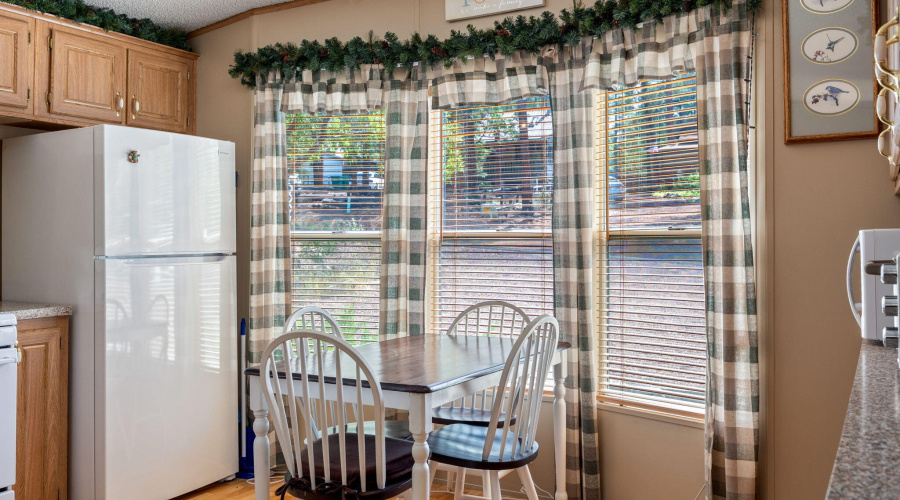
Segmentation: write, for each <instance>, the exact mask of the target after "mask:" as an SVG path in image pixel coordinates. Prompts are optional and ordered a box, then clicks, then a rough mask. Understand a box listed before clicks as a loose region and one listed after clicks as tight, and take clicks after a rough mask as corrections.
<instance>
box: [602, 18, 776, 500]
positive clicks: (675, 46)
mask: <svg viewBox="0 0 900 500" xmlns="http://www.w3.org/2000/svg"><path fill="white" fill-rule="evenodd" d="M752 23H753V21H752V14H751V13H750V12H748V10H747V6H746V3H745V2H744V1H743V0H737V1H735V2H733V3H732V5H731V8H730V9H728V10H727V11H722V10H720V9H718V8H715V7H712V6H707V7H702V8H699V9H697V10H694V11H692V12H689V13H686V14H680V15H677V16H670V17H668V18H666V19H665V20H664V21H663V22H662V23H661V24H658V25H655V26H651V27H648V28H647V29H643V30H637V31H635V30H616V31H611V32H607V33H605V34H604V35H603V37H602V39H600V40H597V41H595V42H594V46H593V53H592V54H591V55H590V57H589V58H588V67H587V71H586V75H585V87H588V88H601V89H610V88H613V87H616V86H629V85H634V84H636V83H638V82H639V81H640V80H642V79H664V78H670V77H671V76H673V75H674V74H677V73H678V72H683V71H687V72H696V73H697V95H698V96H699V98H698V99H697V108H698V122H699V141H698V142H699V146H700V148H699V149H700V193H701V199H702V204H703V210H702V217H703V222H702V228H703V253H704V275H705V279H704V281H705V288H706V311H707V312H706V323H707V347H708V367H707V370H708V377H707V379H708V382H707V383H708V387H707V402H706V474H707V484H708V488H707V497H708V498H723V499H725V498H728V499H732V498H740V499H752V498H755V497H756V476H757V461H758V455H759V364H758V354H759V353H758V338H757V320H756V284H755V283H756V278H755V271H754V264H753V247H752V241H751V232H750V202H749V195H748V189H747V178H748V177H747V154H748V141H747V104H746V103H747V101H748V100H749V94H748V85H747V82H746V81H745V80H746V79H748V78H749V75H750V59H749V58H748V56H749V55H750V47H751V44H752V39H753V37H752Z"/></svg>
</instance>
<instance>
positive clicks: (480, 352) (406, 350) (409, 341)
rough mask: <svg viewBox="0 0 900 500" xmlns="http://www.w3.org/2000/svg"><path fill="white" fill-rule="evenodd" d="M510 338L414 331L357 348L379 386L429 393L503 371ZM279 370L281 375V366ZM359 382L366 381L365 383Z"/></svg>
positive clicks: (348, 381) (329, 379)
mask: <svg viewBox="0 0 900 500" xmlns="http://www.w3.org/2000/svg"><path fill="white" fill-rule="evenodd" d="M514 342H515V339H510V338H498V337H476V336H459V337H451V336H449V335H416V336H410V337H397V338H391V339H385V340H382V341H380V342H373V343H371V344H365V345H361V346H359V347H357V348H356V349H357V351H359V353H360V354H361V355H362V356H363V357H364V358H365V360H366V361H367V362H368V363H369V365H371V366H372V370H373V372H374V375H375V376H376V377H378V379H379V380H381V388H382V389H383V390H385V391H397V392H414V393H430V392H437V391H440V390H442V389H446V388H447V387H452V386H454V385H457V384H461V383H463V382H467V381H469V380H472V379H475V378H478V377H482V376H484V375H489V374H491V373H495V372H499V371H502V370H503V365H504V364H505V363H506V358H507V357H508V356H509V353H510V351H511V350H512V346H513V343H514ZM569 347H570V344H569V343H568V342H560V343H559V345H558V347H557V350H560V351H562V350H565V349H568V348H569ZM343 358H345V359H347V360H346V361H343V359H342V362H341V366H343V367H348V366H352V365H351V364H349V363H352V361H350V360H349V358H347V357H346V355H343ZM324 361H325V362H324V372H325V382H326V383H331V384H333V383H335V371H334V356H333V354H332V353H329V355H326V358H325V360H324ZM314 365H315V364H314V363H307V368H309V369H310V377H309V380H310V382H317V381H318V377H317V376H316V367H315V366H314ZM291 368H292V371H293V376H294V377H293V378H294V379H295V380H301V377H300V375H299V373H298V372H299V371H300V362H299V360H297V359H295V360H293V361H292V364H291ZM344 370H345V373H344V377H343V378H344V385H356V379H355V377H356V374H355V370H353V372H354V373H348V372H349V370H347V369H346V368H345V369H344ZM244 373H245V374H247V375H254V376H259V365H256V366H251V367H249V368H247V369H246V370H245V371H244ZM279 373H280V374H281V377H282V378H283V377H284V373H283V372H282V370H279ZM348 377H352V378H348ZM363 385H364V386H367V384H366V383H365V382H363Z"/></svg>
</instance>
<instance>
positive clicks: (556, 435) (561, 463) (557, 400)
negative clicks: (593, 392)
mask: <svg viewBox="0 0 900 500" xmlns="http://www.w3.org/2000/svg"><path fill="white" fill-rule="evenodd" d="M565 364H566V361H565V360H564V359H563V360H561V361H560V362H559V363H557V364H555V365H553V382H554V386H553V458H554V461H555V462H556V494H555V495H554V500H568V498H569V495H568V493H567V492H566V401H565V395H566V386H565V385H564V382H565V379H566V377H565Z"/></svg>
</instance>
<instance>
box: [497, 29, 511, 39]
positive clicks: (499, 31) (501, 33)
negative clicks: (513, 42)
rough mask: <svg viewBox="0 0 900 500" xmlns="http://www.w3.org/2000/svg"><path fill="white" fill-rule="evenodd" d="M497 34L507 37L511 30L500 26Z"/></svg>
mask: <svg viewBox="0 0 900 500" xmlns="http://www.w3.org/2000/svg"><path fill="white" fill-rule="evenodd" d="M497 34H498V35H500V36H502V37H503V38H506V37H508V36H509V31H507V30H505V29H503V28H500V29H499V30H497Z"/></svg>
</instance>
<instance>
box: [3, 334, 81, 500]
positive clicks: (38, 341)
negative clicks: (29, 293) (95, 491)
mask: <svg viewBox="0 0 900 500" xmlns="http://www.w3.org/2000/svg"><path fill="white" fill-rule="evenodd" d="M18 330H19V332H18V333H19V335H18V338H19V347H20V348H21V349H22V363H21V364H20V365H19V371H18V379H19V387H18V394H17V396H16V398H17V399H16V406H17V411H16V484H15V485H14V486H13V490H14V491H15V492H16V499H20V498H21V499H22V500H42V499H49V498H54V499H55V498H66V496H67V495H66V484H67V474H66V465H67V460H66V456H67V437H68V432H67V413H68V395H69V392H68V382H67V381H68V361H67V359H68V349H67V348H66V345H67V344H66V342H67V341H68V318H44V319H36V320H22V321H20V322H19V325H18Z"/></svg>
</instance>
